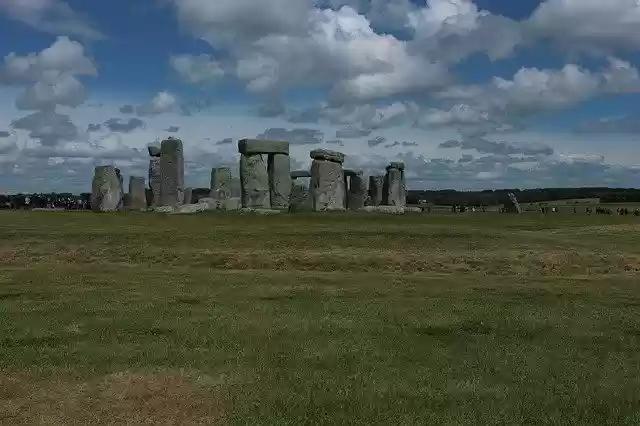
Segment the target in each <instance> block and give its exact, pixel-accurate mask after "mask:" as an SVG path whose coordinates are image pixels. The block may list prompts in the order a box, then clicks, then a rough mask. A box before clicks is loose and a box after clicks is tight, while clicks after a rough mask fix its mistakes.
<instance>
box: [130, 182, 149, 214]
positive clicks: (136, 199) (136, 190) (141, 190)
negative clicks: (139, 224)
mask: <svg viewBox="0 0 640 426" xmlns="http://www.w3.org/2000/svg"><path fill="white" fill-rule="evenodd" d="M144 184H145V179H144V178H143V177H138V176H129V194H128V197H127V198H128V200H127V201H128V203H127V204H128V206H127V207H128V208H129V209H130V210H144V209H146V208H147V195H146V190H145V187H144Z"/></svg>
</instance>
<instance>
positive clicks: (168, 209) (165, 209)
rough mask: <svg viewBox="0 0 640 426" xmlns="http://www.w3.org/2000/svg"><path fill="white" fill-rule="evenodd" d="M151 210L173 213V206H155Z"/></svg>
mask: <svg viewBox="0 0 640 426" xmlns="http://www.w3.org/2000/svg"><path fill="white" fill-rule="evenodd" d="M152 210H153V211H154V212H155V213H173V211H174V210H175V208H174V207H173V206H156V207H153V208H152Z"/></svg>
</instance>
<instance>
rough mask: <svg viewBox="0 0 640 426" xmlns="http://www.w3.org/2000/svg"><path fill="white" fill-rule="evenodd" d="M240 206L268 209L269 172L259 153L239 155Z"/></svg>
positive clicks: (269, 203) (269, 202) (269, 199)
mask: <svg viewBox="0 0 640 426" xmlns="http://www.w3.org/2000/svg"><path fill="white" fill-rule="evenodd" d="M240 179H241V182H240V184H241V192H242V197H241V198H242V207H245V208H257V209H269V208H271V196H270V191H269V174H268V173H267V165H266V164H265V162H264V159H263V158H262V155H261V154H254V155H241V156H240Z"/></svg>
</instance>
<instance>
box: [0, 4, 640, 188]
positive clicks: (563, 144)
mask: <svg viewBox="0 0 640 426" xmlns="http://www.w3.org/2000/svg"><path fill="white" fill-rule="evenodd" d="M162 3H163V4H165V5H167V4H168V5H170V6H171V7H169V8H166V9H164V10H165V11H168V12H169V13H171V14H172V16H173V17H174V18H175V20H174V24H175V25H176V28H173V29H171V28H163V30H162V31H163V36H167V37H169V36H170V34H173V33H174V32H175V33H176V34H173V36H176V37H177V32H178V31H179V32H180V38H179V39H178V38H176V39H175V40H173V41H172V42H171V43H169V44H168V45H170V46H172V48H171V51H169V50H167V52H166V55H161V56H162V57H161V58H160V59H159V62H157V63H161V64H164V66H165V67H166V69H158V68H157V67H156V68H154V69H155V70H156V72H158V73H159V74H166V75H167V78H166V80H165V83H164V84H167V86H165V87H156V86H153V87H149V85H150V84H151V82H155V84H157V82H158V80H157V79H155V78H154V79H151V78H150V79H149V85H147V84H139V83H140V82H139V81H131V82H130V83H131V87H132V88H137V86H138V85H139V86H140V90H131V93H113V94H111V93H110V95H112V98H110V97H108V96H105V95H104V91H102V93H101V95H100V96H97V97H98V98H99V99H96V98H93V96H95V95H94V94H92V93H89V90H88V87H92V86H91V85H89V84H88V83H87V82H88V81H93V80H94V79H95V81H96V82H98V83H97V85H98V86H99V84H100V81H102V80H101V79H100V76H99V72H98V64H103V63H106V61H107V59H106V58H100V57H97V58H94V57H93V56H92V54H93V53H95V54H103V49H95V48H94V47H93V46H94V45H96V44H97V43H96V41H97V40H105V42H106V43H109V40H110V39H111V35H109V34H103V33H102V32H101V31H100V30H99V29H98V28H112V27H113V26H111V25H99V26H98V25H95V24H94V23H93V22H95V21H93V22H92V19H89V17H88V15H86V14H84V13H83V11H86V12H89V11H90V10H91V8H90V7H88V6H87V7H83V6H82V5H81V4H80V3H78V2H71V1H69V0H68V1H62V0H24V1H22V0H21V1H17V0H0V14H3V15H4V16H6V17H8V18H9V19H11V20H13V21H17V22H20V23H22V24H24V25H25V28H29V27H31V28H33V30H34V31H39V32H44V33H48V34H51V36H48V37H50V39H51V41H49V42H48V44H45V45H42V46H41V47H40V48H38V49H36V51H33V52H29V51H24V50H22V48H20V47H19V46H20V45H19V44H16V45H15V47H11V48H9V49H7V50H6V51H5V52H3V55H4V60H3V62H2V67H1V68H0V86H1V87H0V90H1V91H2V94H1V95H2V99H8V102H6V104H7V105H4V104H2V103H0V171H1V172H3V173H6V174H8V175H10V176H14V177H16V176H27V175H31V174H32V175H33V176H34V179H42V180H41V181H40V182H41V183H42V182H53V181H58V180H57V178H54V174H56V173H57V174H58V175H57V176H59V177H60V178H59V179H63V180H65V179H66V181H68V182H71V184H72V186H73V185H75V183H76V182H77V183H78V185H80V183H79V182H80V181H81V180H82V179H85V183H86V181H88V178H87V177H86V174H90V173H91V170H92V167H93V166H94V165H96V164H102V163H103V162H117V163H118V165H119V166H121V167H122V168H123V170H127V171H128V172H131V173H136V174H140V175H145V174H146V171H145V169H146V167H147V164H146V161H147V159H146V158H145V150H144V146H145V145H146V143H147V142H149V141H151V140H154V139H157V138H160V137H164V136H166V135H167V134H172V135H176V136H178V137H180V138H181V139H183V140H184V141H185V155H186V158H187V164H186V166H185V169H186V171H187V173H188V174H189V176H190V177H189V179H195V180H196V181H199V180H198V179H201V180H202V182H201V183H200V184H201V185H206V184H207V181H208V178H206V176H207V175H208V173H209V172H210V168H211V167H212V166H215V165H227V166H229V165H234V164H236V163H237V155H238V154H237V148H236V146H235V144H234V141H236V140H238V139H240V138H243V137H257V138H260V139H276V140H288V141H290V142H291V144H292V147H291V151H292V164H294V167H301V168H304V167H307V166H308V163H309V161H310V159H309V158H308V150H309V149H311V148H312V147H323V148H334V149H339V150H340V151H342V152H344V153H345V154H347V166H348V167H350V168H360V169H363V170H364V171H365V172H367V173H368V172H370V173H379V172H380V171H381V170H384V166H385V165H386V164H387V163H388V162H389V161H392V160H398V161H404V162H405V163H407V173H408V175H407V176H408V179H409V182H410V187H430V188H431V187H438V188H447V187H452V186H453V187H457V188H459V189H465V188H474V189H477V188H493V187H501V186H513V184H514V183H515V182H517V183H518V185H520V186H554V185H582V184H596V185H632V184H633V182H634V179H637V178H638V177H639V170H640V168H639V167H637V166H636V164H638V163H640V157H635V156H636V155H637V154H630V152H632V150H633V149H632V148H634V147H635V146H636V145H637V134H638V130H639V129H638V125H637V122H638V120H637V110H635V109H634V110H629V108H628V105H633V101H637V99H638V96H640V73H639V72H638V69H637V66H638V58H637V56H636V55H634V53H635V52H637V50H638V48H640V35H639V34H640V32H639V31H637V28H640V3H639V2H638V1H637V0H608V1H596V0H579V1H578V0H544V1H541V2H539V5H537V6H536V7H535V8H534V10H533V11H532V13H531V14H530V15H529V16H527V17H524V18H519V20H516V19H515V18H512V17H508V16H502V15H501V14H500V13H499V12H498V9H499V8H497V7H495V8H492V12H489V11H487V10H483V9H482V7H481V6H480V4H479V2H475V1H473V0H423V1H418V2H416V1H414V0H272V1H268V2H267V1H264V0H216V1H210V0H163V1H162ZM155 6H156V5H155V4H154V6H150V7H155ZM283 11H286V13H283ZM127 13H128V12H123V15H122V17H121V18H122V19H130V18H131V17H128V15H127ZM93 18H94V19H95V18H102V17H98V16H93ZM132 22H133V21H132ZM18 25H21V24H18ZM183 35H187V36H190V37H192V38H194V39H198V40H199V42H198V43H192V42H190V41H188V40H187V41H185V39H184V37H182V36H183ZM0 39H2V40H4V39H5V38H2V34H0ZM174 42H175V43H174ZM21 45H29V44H26V43H25V44H21ZM133 45H134V44H133V43H132V46H133ZM47 46H48V47H47ZM540 47H543V48H545V49H546V51H548V53H549V55H548V56H549V57H548V58H546V59H549V60H544V61H542V62H540V63H536V60H537V59H539V56H540V55H539V50H532V48H533V49H537V48H540ZM40 49H42V50H40ZM198 49H201V50H200V51H198ZM89 52H91V53H92V54H90V53H89ZM531 52H533V53H535V54H534V55H530V53H531ZM143 53H144V52H142V51H141V52H140V54H141V55H142V54H143ZM156 59H157V58H156ZM505 59H508V60H506V61H505ZM112 62H113V64H126V61H122V62H118V61H112ZM157 63H155V64H154V66H157ZM542 63H544V64H545V65H544V66H541V64H542ZM514 64H515V65H514ZM551 64H553V65H551ZM122 66H123V67H125V68H126V65H122ZM476 67H477V68H476ZM112 68H113V67H112V65H111V63H110V65H109V68H108V69H107V68H106V67H105V68H104V71H105V72H113V69H112ZM132 75H133V74H132ZM104 81H109V78H106V79H104ZM145 83H146V82H145ZM236 95H237V96H236ZM231 98H233V99H231ZM89 99H91V101H90V102H88V100H89ZM616 99H627V100H631V101H629V102H627V103H626V104H624V103H619V104H616V105H617V108H618V109H616V110H615V111H608V114H607V116H604V117H590V119H588V120H587V119H585V117H587V116H586V115H585V116H584V117H579V118H578V119H576V120H574V121H572V124H569V125H568V124H566V123H561V126H564V127H570V128H567V129H565V130H564V132H565V133H564V134H559V135H554V136H553V137H552V136H548V134H547V133H544V132H543V130H545V131H548V129H546V128H545V129H543V126H545V124H546V125H548V124H549V123H552V125H551V127H553V125H554V124H553V123H556V124H555V125H557V122H562V121H563V119H564V118H565V116H564V115H563V114H565V113H566V112H572V110H575V111H578V108H577V107H579V106H581V105H585V104H587V105H590V104H591V105H592V104H594V103H596V102H599V101H601V100H604V101H606V102H613V100H616ZM230 100H231V101H232V102H228V101H230ZM245 101H246V102H245ZM225 102H227V103H225ZM240 104H241V105H240ZM625 105H626V106H627V107H626V108H625ZM585 109H588V108H585ZM597 110H598V109H593V110H590V111H597ZM579 113H580V112H577V113H576V114H579ZM574 118H575V117H574ZM554 120H555V121H554ZM575 123H578V124H575ZM256 135H257V136H256ZM325 135H327V138H326V139H325ZM571 135H573V136H571ZM610 163H611V164H610ZM612 164H619V165H612ZM82 176H85V177H84V178H83V177H82ZM635 182H637V181H635ZM195 185H198V183H196V184H195ZM636 185H637V183H636Z"/></svg>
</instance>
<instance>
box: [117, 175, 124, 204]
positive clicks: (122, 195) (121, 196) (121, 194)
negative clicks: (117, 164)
mask: <svg viewBox="0 0 640 426" xmlns="http://www.w3.org/2000/svg"><path fill="white" fill-rule="evenodd" d="M116 176H118V183H119V184H120V203H119V204H118V211H121V210H123V209H124V176H122V172H120V169H118V168H116Z"/></svg>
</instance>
